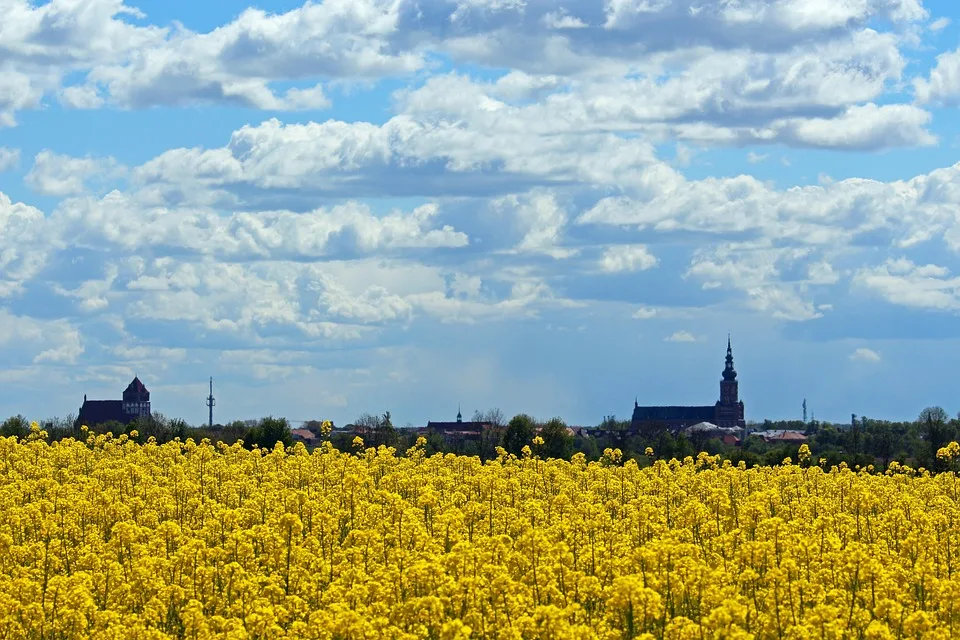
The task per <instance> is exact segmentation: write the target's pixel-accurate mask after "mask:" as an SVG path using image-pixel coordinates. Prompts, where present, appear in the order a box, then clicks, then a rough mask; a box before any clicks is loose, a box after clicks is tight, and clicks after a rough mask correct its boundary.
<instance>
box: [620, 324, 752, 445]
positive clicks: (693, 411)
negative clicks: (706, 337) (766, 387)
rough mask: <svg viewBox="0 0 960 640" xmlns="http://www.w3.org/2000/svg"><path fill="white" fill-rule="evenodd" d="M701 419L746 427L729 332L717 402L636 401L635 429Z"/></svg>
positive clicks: (671, 426)
mask: <svg viewBox="0 0 960 640" xmlns="http://www.w3.org/2000/svg"><path fill="white" fill-rule="evenodd" d="M699 422H710V423H712V424H714V425H716V426H718V427H724V428H736V427H739V428H745V427H746V426H747V423H746V422H745V421H744V419H743V401H742V400H740V399H739V389H738V383H737V370H736V369H734V368H733V349H732V348H731V347H730V337H729V336H727V358H726V364H725V366H724V368H723V374H722V379H721V380H720V399H719V400H718V401H717V402H716V404H713V405H707V406H702V407H641V406H640V405H638V404H637V402H636V400H634V403H633V419H632V420H631V421H630V428H631V430H632V431H633V432H635V433H636V432H643V431H651V430H658V429H669V430H675V429H680V428H683V427H689V426H692V425H695V424H697V423H699Z"/></svg>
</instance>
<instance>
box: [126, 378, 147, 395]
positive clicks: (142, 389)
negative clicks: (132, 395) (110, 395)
mask: <svg viewBox="0 0 960 640" xmlns="http://www.w3.org/2000/svg"><path fill="white" fill-rule="evenodd" d="M126 390H127V391H135V392H136V393H148V391H147V387H146V386H144V384H143V383H142V382H141V381H140V378H139V377H137V376H134V377H133V380H131V381H130V384H128V385H127V388H126Z"/></svg>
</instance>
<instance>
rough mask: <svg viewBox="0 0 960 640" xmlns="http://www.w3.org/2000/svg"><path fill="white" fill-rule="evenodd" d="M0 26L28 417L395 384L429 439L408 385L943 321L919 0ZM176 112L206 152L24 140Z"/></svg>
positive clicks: (13, 351) (949, 305) (949, 79)
mask: <svg viewBox="0 0 960 640" xmlns="http://www.w3.org/2000/svg"><path fill="white" fill-rule="evenodd" d="M175 4H176V3H175ZM7 5H8V6H5V9H4V11H5V20H4V21H3V24H2V25H0V59H2V60H3V63H2V67H0V127H5V128H6V129H5V130H8V131H16V132H19V131H21V130H27V129H28V128H29V127H36V128H37V129H36V139H37V140H40V141H41V142H32V141H31V139H30V138H24V142H23V143H21V142H17V143H16V144H13V143H11V145H10V146H3V147H0V313H3V314H4V315H3V319H4V322H3V324H4V326H5V327H6V334H5V335H0V353H2V354H4V355H5V356H9V357H8V359H7V360H8V362H10V363H11V364H10V366H9V367H8V368H7V369H5V370H4V372H3V373H2V375H3V376H4V379H5V380H7V381H10V382H11V383H12V384H19V385H21V386H22V387H23V388H30V385H31V384H34V383H35V381H36V380H39V379H42V378H43V376H45V375H46V376H48V377H50V379H56V380H59V381H61V382H62V384H63V385H64V388H79V387H80V386H82V385H85V384H90V383H91V382H96V383H98V384H101V383H102V384H104V385H115V384H117V383H118V382H119V381H120V380H121V379H122V378H123V377H125V376H127V375H129V374H130V372H131V371H134V370H136V369H137V368H144V369H150V370H151V371H152V373H150V374H144V375H146V376H148V378H149V376H150V375H153V376H155V378H154V379H152V380H151V383H156V384H158V385H168V386H169V388H170V389H171V390H172V389H175V388H178V387H177V385H183V384H188V383H187V382H185V379H184V376H185V375H187V373H186V372H188V371H192V370H196V369H197V368H198V367H201V368H205V369H206V370H216V371H218V372H223V375H225V376H234V379H235V380H236V381H237V382H236V384H237V385H242V384H245V383H249V384H250V385H253V386H256V385H266V386H270V385H274V386H270V389H272V390H271V391H269V392H266V391H265V392H264V395H263V396H259V397H267V396H268V395H270V396H271V397H274V398H276V402H278V403H279V402H286V403H292V404H291V406H293V407H294V408H295V409H294V410H299V408H300V407H303V410H304V411H307V408H306V407H307V405H308V403H307V402H306V401H305V400H304V399H303V397H302V396H301V395H297V394H298V393H300V392H301V391H302V390H304V389H308V388H310V385H315V386H317V385H320V386H322V384H321V382H320V381H321V380H323V375H324V373H323V372H324V371H336V372H338V373H336V375H335V377H334V378H332V379H331V383H330V385H329V387H325V391H324V392H323V394H322V395H323V397H325V398H326V401H327V402H329V403H330V404H331V406H335V407H338V408H337V409H335V411H342V412H343V413H344V414H345V415H346V414H349V413H357V412H358V411H359V410H366V409H367V408H368V407H365V406H364V405H363V401H362V398H363V397H364V396H363V395H362V394H364V393H367V391H366V390H369V389H376V388H383V389H388V390H389V392H388V393H389V394H392V395H391V397H393V398H403V400H402V401H403V402H408V403H409V409H408V410H409V411H410V412H411V418H410V419H411V420H420V419H422V418H423V416H422V415H419V414H416V413H415V411H414V408H413V407H414V403H416V402H420V403H424V402H427V403H429V402H433V401H434V400H433V399H431V400H427V399H426V396H424V397H422V398H418V397H417V396H416V395H415V392H412V391H411V389H424V388H427V387H429V386H430V385H439V386H440V387H442V389H443V393H445V394H450V395H457V394H464V393H472V391H471V390H477V389H480V390H486V391H484V393H486V394H487V395H488V396H489V397H490V398H495V397H509V394H510V393H511V392H513V390H514V389H513V387H511V389H510V390H507V385H508V382H504V381H506V380H507V379H508V378H509V377H510V376H508V375H507V374H506V373H505V371H507V370H508V369H509V371H510V372H511V374H513V375H515V376H517V379H516V380H514V382H513V383H509V384H513V385H514V386H515V387H516V389H521V388H522V389H525V390H526V392H527V393H528V395H529V397H531V398H540V399H541V400H538V401H542V402H543V403H544V404H545V405H546V404H549V403H550V402H552V401H553V400H552V398H554V397H556V395H557V394H558V391H557V390H558V389H576V388H578V387H577V385H581V384H589V381H587V382H584V378H582V377H581V374H580V373H577V374H572V373H569V374H568V373H565V372H566V371H568V370H572V369H574V368H579V367H585V366H586V364H585V363H588V362H590V359H591V358H592V357H593V356H591V355H589V354H591V353H593V352H602V351H603V350H604V349H605V348H607V347H606V346H605V345H607V344H608V343H610V344H613V343H614V342H615V341H617V340H626V339H627V337H626V336H634V335H636V334H638V333H639V332H641V331H642V332H643V335H644V336H646V339H647V340H648V341H649V342H650V343H653V342H655V343H656V346H651V347H650V349H653V350H664V349H681V350H682V351H683V352H684V353H688V354H693V353H698V351H697V350H698V349H700V348H701V344H703V345H705V346H704V348H707V346H706V345H710V344H712V343H711V342H710V341H711V340H715V339H717V336H718V335H720V334H725V333H726V332H727V331H728V330H729V329H730V326H729V325H731V324H732V325H734V326H744V327H745V326H756V327H766V329H765V330H769V331H771V332H776V331H780V330H781V329H782V328H784V327H808V326H809V327H822V326H828V327H829V326H835V325H837V326H839V325H842V324H843V322H844V318H847V317H849V316H848V315H847V314H848V313H849V305H851V300H855V301H857V302H858V304H862V305H872V306H871V307H870V308H871V309H876V310H880V312H882V310H883V309H901V310H903V311H904V312H909V313H918V314H926V315H925V316H924V317H928V316H930V315H931V314H936V315H937V317H951V318H952V317H953V315H954V314H956V313H957V312H958V310H960V284H958V279H960V277H958V276H957V275H956V273H957V272H958V268H960V267H958V265H957V260H956V255H957V252H958V251H960V186H958V185H960V164H955V165H952V166H950V165H949V164H948V163H945V162H941V163H939V166H937V165H931V164H929V163H921V165H922V166H920V167H919V168H918V166H913V165H912V164H911V163H909V162H907V161H899V160H898V159H897V158H898V156H897V155H896V154H913V155H911V156H910V157H911V158H925V157H926V156H924V155H923V154H926V153H931V154H932V153H934V151H935V150H937V149H938V148H939V147H940V146H942V145H944V144H946V143H947V142H946V141H945V140H944V137H945V136H948V135H950V131H949V130H948V129H945V128H943V127H942V126H941V124H940V123H941V122H942V121H943V119H947V118H950V117H952V115H951V114H952V113H953V111H951V110H955V108H956V106H957V105H958V97H960V53H958V51H957V50H954V49H950V48H946V49H944V48H943V47H942V46H941V45H937V44H936V43H939V42H940V41H939V40H936V41H935V42H934V40H933V39H935V38H940V37H942V36H943V37H945V36H948V35H950V34H951V29H952V28H953V27H952V26H951V25H952V23H951V22H950V20H949V19H948V16H935V15H931V13H930V12H929V11H928V9H927V8H926V7H924V6H923V3H922V2H920V0H864V1H862V2H829V3H823V2H819V1H818V0H777V1H776V2H766V3H750V2H742V3H730V2H725V1H721V0H698V1H697V2H691V1H690V0H663V1H662V2H637V1H634V0H607V1H606V2H604V3H602V4H601V3H595V2H592V3H588V2H579V1H574V2H559V1H552V0H551V1H547V2H523V1H520V0H517V1H514V0H458V1H457V2H446V1H441V0H426V1H420V2H412V1H409V0H325V1H324V2H308V3H306V4H305V5H303V6H301V7H299V8H295V9H292V10H289V11H286V12H281V13H271V12H269V11H267V10H261V9H255V8H248V9H246V10H244V11H242V12H240V13H239V15H235V16H227V15H224V16H222V19H221V20H220V23H219V26H218V27H217V28H214V29H209V30H202V29H192V28H189V26H185V25H190V24H195V23H196V22H195V21H192V20H193V19H194V18H196V17H197V16H196V15H195V14H194V13H192V9H191V7H190V6H189V5H187V4H183V5H179V6H177V7H176V9H175V12H176V11H179V12H182V18H183V20H182V22H173V23H167V24H161V23H159V22H153V21H152V20H151V16H149V15H145V14H144V13H142V12H141V11H140V10H139V9H137V8H136V7H135V4H125V3H124V2H122V1H121V0H90V1H88V2H84V3H75V2H66V1H61V0H55V1H53V2H48V3H46V4H41V5H36V4H31V3H28V2H26V0H11V1H10V2H8V3H7ZM937 46H940V48H936V47H937ZM924 56H925V57H924ZM917 57H921V58H923V60H924V64H920V65H915V64H913V60H914V59H915V58H917ZM353 109H356V111H357V113H364V114H369V113H381V114H383V115H382V117H380V118H368V117H351V116H350V115H349V114H350V113H352V110H353ZM187 110H191V113H200V114H209V115H208V116H204V115H201V116H198V117H199V118H201V121H202V122H203V123H204V125H203V126H204V129H205V130H204V136H203V142H199V141H198V142H197V143H196V144H188V145H180V144H170V145H165V146H164V148H163V149H162V150H161V151H159V152H157V153H155V154H150V157H145V158H143V157H140V156H139V155H138V154H137V153H133V151H132V150H133V149H135V148H136V147H137V144H138V141H137V140H136V139H124V137H123V136H121V135H119V134H117V135H111V134H110V132H104V133H103V135H102V136H101V137H100V138H98V142H97V144H96V145H92V146H90V147H89V148H83V149H78V148H77V147H76V146H71V145H68V144H66V143H62V142H60V141H58V139H57V138H55V137H44V136H45V135H46V134H45V133H44V132H45V131H46V130H53V128H54V127H53V126H52V125H53V124H56V126H57V127H60V130H63V131H68V130H69V129H70V127H77V128H83V127H87V126H89V125H88V124H86V123H88V122H90V121H88V120H86V118H89V117H90V114H92V113H94V112H101V111H109V112H112V113H117V114H119V113H124V114H125V115H124V117H125V118H126V117H129V118H132V119H134V118H135V119H136V120H131V121H135V122H138V123H142V127H143V131H144V132H147V131H154V132H156V131H160V132H162V131H163V130H164V128H165V127H168V128H169V127H174V126H177V125H176V122H177V119H176V118H177V114H178V113H185V112H186V111H187ZM229 110H233V111H229ZM240 110H242V111H240ZM325 112H326V113H325ZM225 113H242V114H244V121H245V122H246V124H240V125H236V126H232V125H224V124H223V123H222V122H221V121H220V120H221V117H222V115H223V114H225ZM24 114H30V119H29V122H27V120H25V119H24V118H23V116H24ZM203 118H206V119H203ZM21 120H23V122H21ZM38 123H39V124H38ZM45 123H46V124H45ZM146 135H147V133H144V136H146ZM160 135H161V137H162V133H161V134H160ZM64 139H66V138H64ZM31 145H33V146H31ZM877 154H886V155H884V156H882V157H885V158H888V159H890V160H889V162H888V165H889V167H888V168H887V169H886V170H885V171H882V172H879V173H880V174H882V175H876V174H877V173H878V172H873V173H871V171H872V170H870V169H869V166H875V165H870V161H871V160H870V159H872V158H875V157H881V156H878V155H877ZM904 157H906V156H904ZM938 157H941V156H938ZM130 158H138V159H137V160H135V161H131V160H130ZM770 158H772V160H771V159H770ZM777 158H779V159H780V160H779V161H777ZM790 158H799V159H800V160H799V161H800V162H801V163H802V166H803V168H802V169H801V168H794V167H792V166H791V165H792V161H791V160H790ZM811 158H812V160H810V159H811ZM821 162H824V163H827V164H829V165H830V166H831V167H833V168H837V167H848V166H853V167H857V166H859V164H863V166H864V167H866V168H865V169H864V171H863V172H858V170H852V173H851V172H849V171H848V172H847V175H850V176H857V177H846V178H844V179H836V180H835V179H832V178H830V177H829V175H828V174H829V173H830V172H832V169H821V168H820V167H819V166H815V165H817V163H821ZM811 169H813V171H810V170H811ZM804 173H808V174H810V175H817V174H820V177H819V178H818V179H816V180H811V179H810V176H809V175H806V176H805V175H804ZM718 316H723V317H724V318H725V319H726V320H725V322H727V325H726V326H725V327H724V328H723V330H722V331H721V330H719V329H717V328H716V327H715V326H713V325H711V322H712V320H711V319H712V318H716V317H718ZM615 323H622V324H617V326H618V327H619V328H618V329H617V330H616V331H619V332H621V333H618V334H616V335H614V334H613V333H609V332H608V331H607V330H605V329H604V327H605V326H607V325H610V326H613V324H615ZM838 323H839V325H838ZM523 327H528V328H530V327H536V328H537V331H539V332H541V333H543V334H544V335H546V333H550V334H551V335H555V336H562V337H557V338H555V339H556V340H558V341H562V342H560V344H564V345H566V348H567V349H568V351H566V352H565V353H566V354H567V355H564V356H563V358H569V359H567V360H563V361H562V362H561V361H560V360H557V361H556V362H555V363H554V364H553V365H551V364H545V365H544V367H545V368H544V369H542V370H538V369H530V370H529V372H528V373H527V374H524V375H526V377H523V375H521V374H520V373H519V372H520V371H527V370H526V369H525V368H524V367H526V366H528V364H527V363H534V362H540V361H543V362H544V363H549V362H554V360H552V359H553V358H560V357H561V356H559V355H557V354H556V353H555V351H553V350H551V351H550V352H549V353H547V352H541V351H537V350H536V348H535V347H534V346H533V342H531V341H530V340H525V341H523V342H519V341H518V339H516V338H513V337H511V336H516V335H525V334H523V332H524V331H526V330H527V329H523ZM640 327H644V328H640ZM647 327H649V328H647ZM530 330H531V331H533V329H530ZM790 330H791V331H804V330H805V329H790ZM610 331H612V330H610ZM758 331H759V329H758ZM534 333H535V332H534ZM531 335H534V334H531ZM574 335H579V336H587V337H582V338H574V337H573V336H574ZM442 336H446V338H442ZM591 336H596V337H591ZM663 336H667V337H666V338H664V337H663ZM905 337H916V336H910V335H909V333H908V332H907V334H905ZM441 339H446V340H449V341H450V342H449V343H443V344H440V343H439V342H437V341H439V340H441ZM551 339H554V338H551ZM630 339H632V338H630ZM771 339H772V338H771ZM577 340H592V341H593V342H590V344H591V345H592V346H590V347H587V346H583V347H582V349H583V352H579V351H577V349H579V348H581V347H576V346H575V345H576V344H578V343H577ZM454 343H457V344H463V345H467V346H468V348H467V351H468V353H466V354H464V355H463V357H462V358H456V357H454V356H453V355H452V354H456V353H458V351H457V349H458V347H457V346H456V345H455V344H454ZM676 343H691V344H687V345H682V344H676ZM851 350H852V351H853V355H850V354H851ZM880 352H881V350H880V349H879V348H877V347H876V345H871V346H862V345H861V346H857V347H851V346H848V345H844V347H843V348H842V349H839V350H838V351H837V353H838V354H839V355H838V356H837V357H838V358H839V359H840V361H850V360H854V361H861V362H872V363H874V364H875V365H876V366H877V368H878V369H879V368H882V367H884V366H887V365H888V362H891V361H892V359H893V356H892V355H890V353H891V352H890V351H889V350H887V349H884V350H883V353H884V358H883V359H881V358H880V356H879V354H880ZM656 353H659V354H661V355H662V354H666V353H668V352H666V351H656ZM438 354H439V355H438ZM651 357H653V356H651ZM461 360H462V361H461ZM521 361H522V362H521ZM71 366H75V367H77V369H71V368H70V367H71ZM529 366H532V364H530V365H529ZM891 366H892V365H891ZM467 367H469V371H470V372H471V373H469V374H468V373H465V371H466V368H467ZM81 369H82V371H83V373H82V374H81V373H79V371H80V370H81ZM161 371H163V373H162V375H161V373H159V372H161ZM202 377H203V376H201V378H202ZM278 380H283V381H285V382H284V383H283V384H284V385H286V386H284V387H283V388H282V389H280V387H277V386H276V385H275V384H274V383H276V381H278ZM497 381H500V382H497ZM190 384H192V383H190ZM277 384H278V383H277ZM630 384H633V383H630ZM71 385H73V387H71ZM628 386H629V385H628ZM298 390H300V391H298ZM623 391H624V392H625V393H626V396H627V397H629V396H630V395H632V393H633V392H631V391H630V390H629V389H624V390H623ZM304 393H306V392H305V391H304ZM424 393H425V392H424ZM516 393H520V391H516ZM710 393H712V391H710ZM271 394H272V395H271ZM411 394H412V395H411ZM497 394H501V395H500V396H498V395H497ZM254 395H256V394H254ZM562 395H564V397H565V398H568V399H569V402H570V403H571V404H570V405H569V406H568V410H570V411H573V412H578V411H579V412H582V413H584V414H586V413H590V414H591V415H592V414H594V413H596V414H597V415H602V413H603V412H605V411H608V409H603V408H601V407H599V406H596V405H595V404H591V403H593V402H595V401H594V400H583V401H578V400H577V401H575V400H574V399H573V398H575V397H576V394H575V392H573V391H570V392H569V393H564V394H562ZM589 395H590V393H589V392H586V393H585V396H589ZM707 400H709V398H708V399H707ZM707 400H705V401H707ZM0 401H3V397H2V396H0ZM252 402H253V401H252V400H251V403H252ZM518 402H519V400H518ZM698 403H699V402H698ZM430 406H432V405H430ZM252 407H253V404H251V405H250V407H249V410H253V408H252ZM562 408H563V407H559V406H558V407H557V409H556V410H560V409H562ZM520 409H521V407H517V410H520ZM238 410H240V409H238ZM277 410H278V411H279V410H280V409H277ZM332 410H334V409H332ZM531 410H532V409H531ZM577 415H580V414H577ZM841 415H842V412H841Z"/></svg>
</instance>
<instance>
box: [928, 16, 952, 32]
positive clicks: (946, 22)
mask: <svg viewBox="0 0 960 640" xmlns="http://www.w3.org/2000/svg"><path fill="white" fill-rule="evenodd" d="M948 26H950V18H947V17H946V16H943V17H940V18H937V19H936V20H934V21H933V22H931V23H930V24H929V25H927V28H928V29H930V31H933V32H937V31H943V30H944V29H946V28H947V27H948Z"/></svg>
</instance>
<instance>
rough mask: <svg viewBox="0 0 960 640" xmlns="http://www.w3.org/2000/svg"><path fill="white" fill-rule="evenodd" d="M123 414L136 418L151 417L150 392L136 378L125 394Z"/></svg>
mask: <svg viewBox="0 0 960 640" xmlns="http://www.w3.org/2000/svg"><path fill="white" fill-rule="evenodd" d="M123 413H124V414H125V415H127V416H131V417H134V418H137V417H141V416H149V415H150V392H149V391H147V388H146V387H145V386H144V384H143V383H142V382H140V378H138V377H136V376H134V378H133V381H131V382H130V384H128V385H127V388H126V389H125V390H124V392H123Z"/></svg>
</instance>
